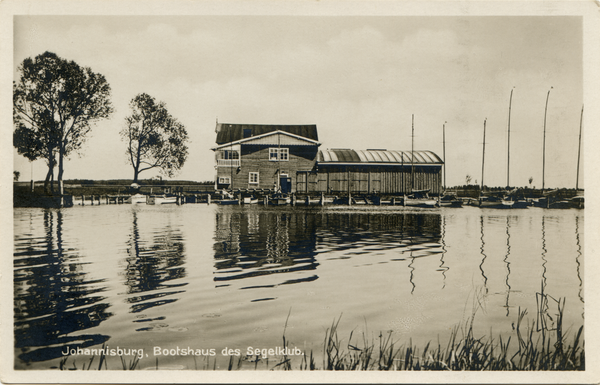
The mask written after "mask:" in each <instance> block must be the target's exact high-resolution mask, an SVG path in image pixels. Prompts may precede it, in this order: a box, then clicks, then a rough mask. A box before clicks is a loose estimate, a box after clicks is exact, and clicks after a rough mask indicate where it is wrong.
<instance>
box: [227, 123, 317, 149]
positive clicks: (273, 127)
mask: <svg viewBox="0 0 600 385" xmlns="http://www.w3.org/2000/svg"><path fill="white" fill-rule="evenodd" d="M216 131H217V144H223V143H229V142H234V141H236V140H240V139H244V138H246V137H252V136H257V135H262V134H266V133H269V132H274V131H285V132H289V133H290V134H294V135H298V136H302V137H304V138H308V139H312V140H319V138H318V135H317V125H316V124H308V125H281V124H229V123H217V128H216ZM244 132H246V133H247V134H249V136H244Z"/></svg>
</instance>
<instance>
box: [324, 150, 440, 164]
mask: <svg viewBox="0 0 600 385" xmlns="http://www.w3.org/2000/svg"><path fill="white" fill-rule="evenodd" d="M413 159H414V164H439V165H441V164H443V163H444V162H443V161H442V160H441V159H440V157H439V156H437V155H436V154H435V153H433V152H431V151H414V152H413V153H411V152H410V151H393V150H358V151H355V150H351V149H347V148H337V149H330V150H321V151H319V155H318V158H317V161H318V162H319V163H320V164H328V163H370V164H373V163H386V164H403V163H406V164H411V163H412V162H413Z"/></svg>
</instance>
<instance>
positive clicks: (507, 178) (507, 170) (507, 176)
mask: <svg viewBox="0 0 600 385" xmlns="http://www.w3.org/2000/svg"><path fill="white" fill-rule="evenodd" d="M514 89H515V87H513V89H512V90H510V101H509V102H508V161H507V162H508V164H507V166H506V188H507V189H508V188H509V187H510V110H511V107H512V96H513V91H514Z"/></svg>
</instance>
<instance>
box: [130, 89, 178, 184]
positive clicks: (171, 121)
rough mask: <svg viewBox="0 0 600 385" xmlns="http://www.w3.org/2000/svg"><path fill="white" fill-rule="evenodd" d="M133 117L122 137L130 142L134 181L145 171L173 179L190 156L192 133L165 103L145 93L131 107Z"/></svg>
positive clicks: (132, 102)
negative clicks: (154, 169)
mask: <svg viewBox="0 0 600 385" xmlns="http://www.w3.org/2000/svg"><path fill="white" fill-rule="evenodd" d="M129 106H130V108H131V115H129V116H127V117H126V118H125V122H126V126H125V128H123V130H121V137H122V139H123V140H124V141H125V142H126V143H127V149H126V155H127V161H128V163H130V164H131V165H132V167H133V181H134V183H135V182H137V180H138V176H139V174H140V173H141V172H142V171H145V170H149V169H152V168H157V169H159V171H160V173H161V174H163V175H165V176H167V177H172V176H173V175H175V173H176V172H177V171H179V170H180V169H181V168H182V167H183V164H184V163H185V161H186V159H187V155H188V147H187V141H188V134H187V131H186V129H185V127H184V126H183V124H181V123H180V122H178V121H177V119H175V118H174V117H173V116H171V114H169V112H168V111H167V108H166V105H165V103H164V102H157V101H156V100H155V99H154V98H153V97H152V96H150V95H148V94H145V93H142V94H139V95H137V96H136V97H135V98H133V99H132V100H131V102H130V104H129Z"/></svg>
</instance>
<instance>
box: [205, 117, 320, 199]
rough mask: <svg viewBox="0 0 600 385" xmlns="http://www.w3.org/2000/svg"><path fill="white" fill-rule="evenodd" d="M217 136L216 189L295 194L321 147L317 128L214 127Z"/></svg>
mask: <svg viewBox="0 0 600 385" xmlns="http://www.w3.org/2000/svg"><path fill="white" fill-rule="evenodd" d="M216 133H217V147H214V148H213V151H215V156H216V162H217V164H216V167H217V180H216V187H217V189H228V190H230V189H231V190H236V189H240V190H252V189H254V190H260V189H263V190H269V189H271V190H273V189H275V190H277V189H280V190H281V191H282V192H295V191H296V185H297V183H298V182H297V175H298V174H302V173H308V172H311V171H313V170H314V169H315V163H316V160H317V153H318V149H319V146H320V145H321V144H320V143H319V142H318V136H317V126H316V125H253V124H226V123H217V127H216Z"/></svg>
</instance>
